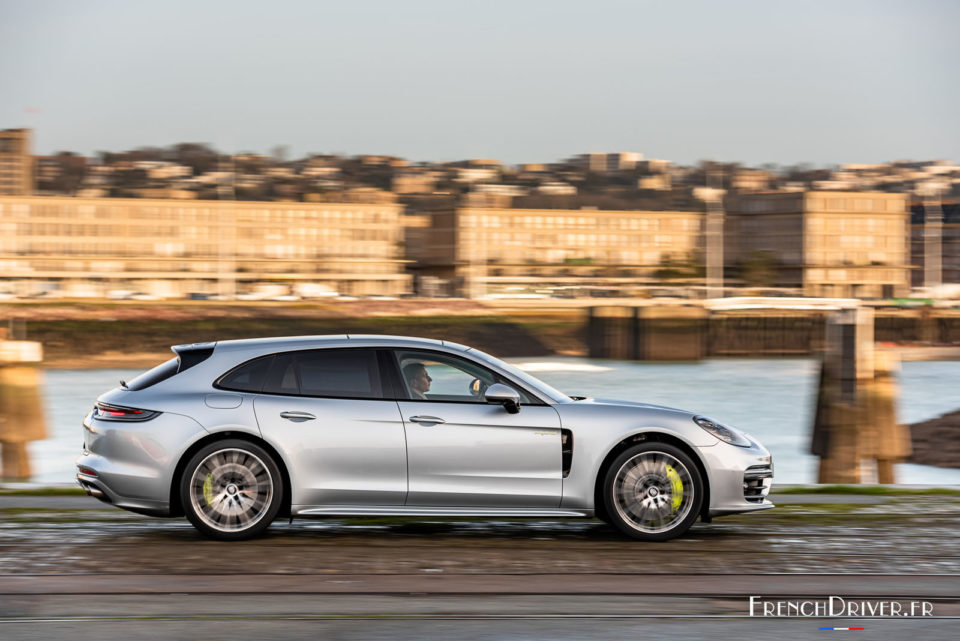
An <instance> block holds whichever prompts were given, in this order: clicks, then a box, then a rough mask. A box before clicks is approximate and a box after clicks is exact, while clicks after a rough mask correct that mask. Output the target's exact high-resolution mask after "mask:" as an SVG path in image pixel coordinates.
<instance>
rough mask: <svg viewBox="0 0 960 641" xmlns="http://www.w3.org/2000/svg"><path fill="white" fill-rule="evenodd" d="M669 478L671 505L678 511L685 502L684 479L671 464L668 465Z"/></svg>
mask: <svg viewBox="0 0 960 641" xmlns="http://www.w3.org/2000/svg"><path fill="white" fill-rule="evenodd" d="M667 478H668V479H670V496H671V498H672V501H671V507H672V508H673V511H674V512H676V511H677V510H679V509H680V505H681V504H683V481H681V480H680V475H679V474H677V471H676V470H675V469H673V467H671V466H669V465H667Z"/></svg>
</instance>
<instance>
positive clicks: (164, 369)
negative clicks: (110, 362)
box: [127, 358, 180, 391]
mask: <svg viewBox="0 0 960 641" xmlns="http://www.w3.org/2000/svg"><path fill="white" fill-rule="evenodd" d="M179 367H180V361H179V360H178V359H176V358H171V359H170V360H169V361H167V362H166V363H161V364H160V365H157V366H156V367H154V368H153V369H151V370H147V371H146V372H144V373H143V374H140V375H139V376H137V377H136V378H135V379H133V380H132V381H130V382H129V383H127V389H129V390H133V391H136V390H142V389H146V388H148V387H150V386H151V385H156V384H157V383H159V382H160V381H165V380H167V379H168V378H170V377H171V376H173V375H174V374H176V373H177V368H179Z"/></svg>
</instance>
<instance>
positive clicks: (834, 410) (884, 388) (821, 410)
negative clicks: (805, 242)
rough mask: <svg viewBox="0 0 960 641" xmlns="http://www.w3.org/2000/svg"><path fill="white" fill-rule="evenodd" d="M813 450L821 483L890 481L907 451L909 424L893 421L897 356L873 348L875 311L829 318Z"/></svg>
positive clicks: (861, 310)
mask: <svg viewBox="0 0 960 641" xmlns="http://www.w3.org/2000/svg"><path fill="white" fill-rule="evenodd" d="M825 338H826V348H825V350H824V352H823V355H822V359H823V360H822V366H821V373H820V384H819V389H818V392H817V411H816V416H815V419H814V428H813V440H812V444H811V451H812V453H813V454H816V455H817V456H819V457H820V468H819V472H818V476H817V482H819V483H861V482H878V483H894V482H895V478H894V464H895V463H897V462H901V461H903V460H905V459H906V458H907V457H908V456H909V455H910V433H909V428H907V427H906V426H902V425H899V424H898V423H897V420H896V399H897V389H896V372H897V370H898V369H899V363H900V360H899V355H898V353H897V352H895V351H892V350H877V349H876V347H875V343H874V318H873V310H871V309H869V308H862V307H858V308H855V309H845V310H840V311H838V312H835V313H833V314H831V315H830V316H829V317H828V319H827V326H826V337H825Z"/></svg>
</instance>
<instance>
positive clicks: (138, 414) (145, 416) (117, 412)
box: [93, 403, 161, 421]
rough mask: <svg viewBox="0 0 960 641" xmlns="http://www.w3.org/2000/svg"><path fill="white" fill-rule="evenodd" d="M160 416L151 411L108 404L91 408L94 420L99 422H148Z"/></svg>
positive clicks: (98, 404) (99, 404)
mask: <svg viewBox="0 0 960 641" xmlns="http://www.w3.org/2000/svg"><path fill="white" fill-rule="evenodd" d="M160 414H161V413H160V412H155V411H153V410H143V409H138V408H136V407H123V406H120V405H110V404H109V403H97V404H96V405H95V406H94V408H93V416H94V418H97V419H100V420H101V421H149V420H150V419H151V418H154V417H156V416H159V415H160Z"/></svg>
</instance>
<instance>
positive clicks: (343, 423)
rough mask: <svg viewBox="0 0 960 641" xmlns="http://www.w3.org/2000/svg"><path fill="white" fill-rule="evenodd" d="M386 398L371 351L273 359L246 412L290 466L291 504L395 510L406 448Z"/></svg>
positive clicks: (403, 486)
mask: <svg viewBox="0 0 960 641" xmlns="http://www.w3.org/2000/svg"><path fill="white" fill-rule="evenodd" d="M392 396H393V395H392V394H391V393H388V392H387V391H386V390H385V388H384V380H383V378H382V376H381V371H380V366H379V362H378V353H377V350H375V349H372V348H342V349H339V348H335V349H317V350H306V351H299V352H286V353H280V354H276V355H275V356H274V357H273V361H272V363H271V364H270V370H269V373H268V374H267V380H266V384H265V386H264V388H263V393H262V394H261V395H259V396H257V398H256V400H255V401H254V408H255V411H256V414H257V421H258V422H259V424H260V430H261V432H262V433H263V436H264V438H266V439H267V440H268V441H269V442H270V443H271V444H273V445H274V446H275V447H277V449H278V450H280V451H282V452H283V453H284V454H285V456H286V458H287V460H288V461H289V462H290V468H291V469H290V476H291V482H292V484H293V497H292V502H293V504H294V505H297V506H306V505H312V506H321V505H358V506H370V505H382V506H391V505H392V506H396V505H403V503H404V500H405V498H406V493H407V455H406V442H405V438H404V430H403V422H402V421H401V418H400V412H399V410H398V408H397V404H396V402H395V401H394V400H393V399H392Z"/></svg>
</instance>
